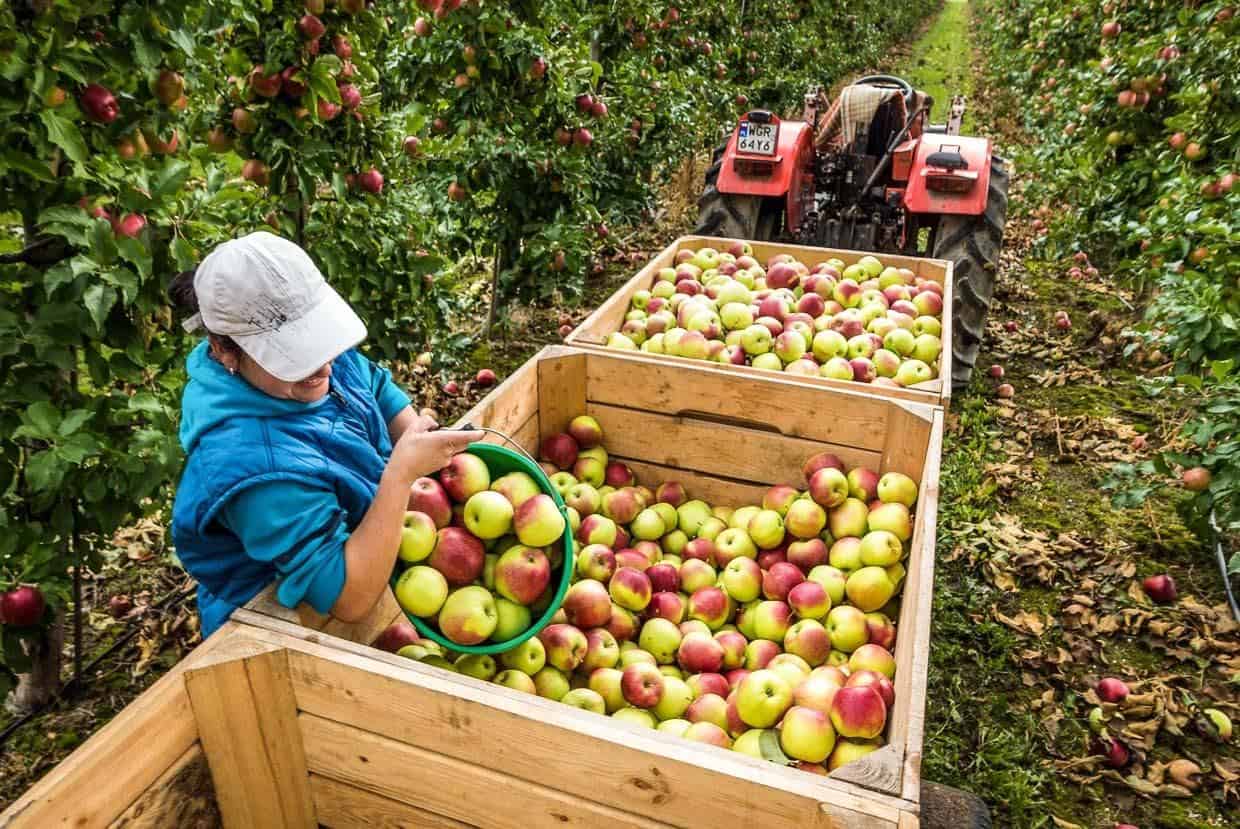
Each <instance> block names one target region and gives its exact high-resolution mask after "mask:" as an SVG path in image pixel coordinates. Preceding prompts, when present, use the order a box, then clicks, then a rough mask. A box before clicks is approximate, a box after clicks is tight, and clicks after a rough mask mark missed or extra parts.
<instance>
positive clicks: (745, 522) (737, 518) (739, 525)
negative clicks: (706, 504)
mask: <svg viewBox="0 0 1240 829" xmlns="http://www.w3.org/2000/svg"><path fill="white" fill-rule="evenodd" d="M760 512H762V507H758V506H753V505H749V506H744V507H741V508H740V509H736V510H733V511H732V512H731V513H730V514H729V515H728V517H727V518H725V519H724V520H725V521H727V522H728V529H730V530H744V529H747V528H748V527H749V522H750V521H752V520H753V517H754V516H755V515H757V514H758V513H760ZM720 517H722V516H720Z"/></svg>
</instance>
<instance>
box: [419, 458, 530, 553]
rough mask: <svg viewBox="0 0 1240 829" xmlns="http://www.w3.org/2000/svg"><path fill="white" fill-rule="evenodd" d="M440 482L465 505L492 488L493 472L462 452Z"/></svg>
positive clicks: (442, 475) (450, 462) (440, 478)
mask: <svg viewBox="0 0 1240 829" xmlns="http://www.w3.org/2000/svg"><path fill="white" fill-rule="evenodd" d="M439 482H440V483H441V484H443V488H444V491H446V492H447V493H448V496H449V497H451V498H452V500H453V501H455V502H456V503H458V504H463V503H465V502H466V501H468V500H469V497H470V496H471V495H473V494H474V493H477V492H483V491H484V490H486V489H488V488H489V487H490V486H491V472H490V470H489V469H487V465H486V462H485V461H483V460H482V458H480V457H478V456H477V455H472V454H470V453H469V452H461V453H458V454H456V455H453V456H452V459H451V460H450V461H448V465H447V466H445V467H444V468H443V469H441V470H440V471H439ZM534 546H541V545H534Z"/></svg>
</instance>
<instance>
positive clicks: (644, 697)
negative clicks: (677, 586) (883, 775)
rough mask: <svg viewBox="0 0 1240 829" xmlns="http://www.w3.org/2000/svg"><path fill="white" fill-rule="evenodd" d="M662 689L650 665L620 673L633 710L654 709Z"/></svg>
mask: <svg viewBox="0 0 1240 829" xmlns="http://www.w3.org/2000/svg"><path fill="white" fill-rule="evenodd" d="M663 687H664V677H663V674H662V673H661V672H660V671H659V669H658V668H657V667H655V666H654V665H652V664H650V663H647V662H638V663H636V664H633V665H629V666H628V667H627V668H625V669H624V671H622V672H621V677H620V693H621V694H623V695H624V700H625V702H627V703H628V704H629V705H632V706H633V707H635V708H654V707H655V706H656V705H658V704H659V700H660V699H662V697H663ZM880 702H881V700H880Z"/></svg>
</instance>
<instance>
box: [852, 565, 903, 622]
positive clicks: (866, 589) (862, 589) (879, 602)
mask: <svg viewBox="0 0 1240 829" xmlns="http://www.w3.org/2000/svg"><path fill="white" fill-rule="evenodd" d="M895 590H896V588H895V584H893V583H892V581H891V578H890V577H889V576H888V575H887V571H886V570H884V569H883V568H882V567H877V566H866V567H862V568H861V569H859V570H857V571H856V572H854V573H852V574H851V575H850V576H849V577H848V581H847V583H846V584H845V585H844V592H845V593H846V594H847V595H848V601H850V602H851V603H852V604H853V605H854V606H856V607H857V608H858V609H860V610H861V611H863V612H864V613H869V612H870V611H874V610H879V609H880V608H882V606H883V605H885V604H887V602H888V601H890V600H891V597H892V596H893V595H895Z"/></svg>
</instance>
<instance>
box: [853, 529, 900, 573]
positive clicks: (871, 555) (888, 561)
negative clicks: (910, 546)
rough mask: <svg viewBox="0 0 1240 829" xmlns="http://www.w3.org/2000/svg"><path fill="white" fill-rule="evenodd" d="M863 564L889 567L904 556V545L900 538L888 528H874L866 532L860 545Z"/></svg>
mask: <svg viewBox="0 0 1240 829" xmlns="http://www.w3.org/2000/svg"><path fill="white" fill-rule="evenodd" d="M858 550H859V552H860V555H861V563H862V564H863V565H876V566H878V567H888V566H890V565H892V564H896V563H898V562H899V561H900V560H901V559H902V558H904V546H903V545H902V544H900V539H898V538H896V537H895V536H894V535H892V534H891V533H889V532H887V531H886V530H872V531H870V532H868V533H866V534H865V535H864V536H863V537H862V539H861V543H860V545H859V546H858Z"/></svg>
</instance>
